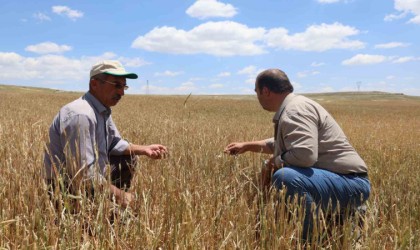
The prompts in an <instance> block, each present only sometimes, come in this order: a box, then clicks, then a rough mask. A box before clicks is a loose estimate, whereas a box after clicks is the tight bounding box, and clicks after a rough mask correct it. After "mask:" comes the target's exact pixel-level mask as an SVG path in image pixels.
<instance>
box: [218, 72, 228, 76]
mask: <svg viewBox="0 0 420 250" xmlns="http://www.w3.org/2000/svg"><path fill="white" fill-rule="evenodd" d="M230 75H231V74H230V72H220V73H219V74H218V75H217V76H218V77H228V76H230Z"/></svg>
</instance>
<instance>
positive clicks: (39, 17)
mask: <svg viewBox="0 0 420 250" xmlns="http://www.w3.org/2000/svg"><path fill="white" fill-rule="evenodd" d="M33 17H34V18H35V19H37V20H39V21H41V22H43V21H51V18H50V17H49V16H47V15H45V14H44V13H41V12H37V13H35V14H33Z"/></svg>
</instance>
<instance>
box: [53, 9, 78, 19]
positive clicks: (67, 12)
mask: <svg viewBox="0 0 420 250" xmlns="http://www.w3.org/2000/svg"><path fill="white" fill-rule="evenodd" d="M52 12H54V13H55V14H58V15H61V16H66V17H68V18H70V19H71V20H73V21H75V20H76V19H78V18H81V17H83V12H81V11H79V10H73V9H70V8H69V7H67V6H53V7H52Z"/></svg>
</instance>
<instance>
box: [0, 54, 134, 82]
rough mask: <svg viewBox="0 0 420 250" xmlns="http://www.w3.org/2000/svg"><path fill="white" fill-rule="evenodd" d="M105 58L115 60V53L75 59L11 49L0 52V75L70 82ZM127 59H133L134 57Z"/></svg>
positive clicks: (86, 74)
mask: <svg viewBox="0 0 420 250" xmlns="http://www.w3.org/2000/svg"><path fill="white" fill-rule="evenodd" d="M120 58H121V57H120ZM105 59H113V60H117V59H118V57H117V56H116V55H115V54H114V53H111V52H106V53H104V54H102V55H99V56H90V57H81V58H79V59H75V58H67V57H64V56H62V55H41V56H38V57H23V56H21V55H19V54H17V53H14V52H0V68H1V69H2V70H0V79H2V80H4V81H9V82H13V83H19V82H21V81H22V80H31V81H34V82H38V83H39V84H41V85H43V84H45V83H46V82H47V81H56V82H57V81H59V82H61V83H69V82H66V81H71V82H73V84H74V82H77V81H80V80H83V79H88V78H89V71H90V68H91V67H92V65H93V64H95V63H96V62H98V61H102V60H105ZM127 60H128V58H127ZM130 60H133V61H136V60H137V59H136V58H132V59H130ZM128 61H129V60H128ZM123 64H124V63H123ZM124 65H125V66H128V65H126V64H124Z"/></svg>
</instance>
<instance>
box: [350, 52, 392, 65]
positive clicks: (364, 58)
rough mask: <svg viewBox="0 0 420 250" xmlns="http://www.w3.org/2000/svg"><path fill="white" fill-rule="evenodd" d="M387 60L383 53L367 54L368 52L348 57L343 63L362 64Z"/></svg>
mask: <svg viewBox="0 0 420 250" xmlns="http://www.w3.org/2000/svg"><path fill="white" fill-rule="evenodd" d="M386 60H388V58H387V57H386V56H383V55H368V54H357V55H355V56H353V57H352V58H350V59H347V60H344V61H343V62H342V64H343V65H364V64H378V63H382V62H385V61H386Z"/></svg>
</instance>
